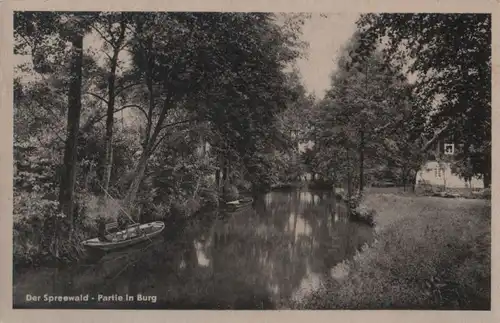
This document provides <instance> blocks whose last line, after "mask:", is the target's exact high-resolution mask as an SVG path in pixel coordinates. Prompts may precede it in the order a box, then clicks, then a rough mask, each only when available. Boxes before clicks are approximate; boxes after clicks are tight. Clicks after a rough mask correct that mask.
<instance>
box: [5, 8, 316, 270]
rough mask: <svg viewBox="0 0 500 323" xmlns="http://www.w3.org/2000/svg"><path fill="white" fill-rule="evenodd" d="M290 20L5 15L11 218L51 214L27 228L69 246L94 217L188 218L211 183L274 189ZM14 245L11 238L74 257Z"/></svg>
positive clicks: (291, 40) (297, 22) (289, 81)
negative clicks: (17, 60) (10, 32)
mask: <svg viewBox="0 0 500 323" xmlns="http://www.w3.org/2000/svg"><path fill="white" fill-rule="evenodd" d="M304 19H305V16H304V15H284V14H283V15H282V14H268V13H159V12H151V13H116V12H102V13H92V12H88V13H71V12H61V13H59V12H51V13H48V12H47V13H45V12H16V13H15V17H14V22H15V26H14V27H15V32H14V36H15V40H16V46H15V54H17V55H24V57H26V58H27V59H26V60H25V62H24V63H23V64H21V65H19V66H17V67H16V80H15V89H14V90H15V100H14V114H15V118H14V119H15V120H14V122H15V129H16V131H15V138H14V139H15V140H14V148H15V167H16V174H15V179H14V187H15V194H16V197H17V198H16V202H15V203H14V204H15V205H14V209H15V213H16V214H18V215H19V216H16V222H18V223H20V225H21V227H23V228H24V226H23V223H24V224H26V223H27V222H26V221H28V222H29V221H32V220H33V219H31V218H30V217H31V215H33V216H35V214H36V216H35V217H40V216H41V217H46V215H47V216H48V215H49V214H52V215H54V216H50V218H51V220H50V221H49V222H50V224H51V225H50V226H45V227H44V226H42V227H44V228H46V230H48V231H45V229H44V230H42V231H41V232H40V233H39V234H40V236H42V237H49V238H48V240H47V241H48V243H49V244H50V243H52V242H53V241H55V240H57V241H67V239H70V240H71V241H75V242H76V243H75V244H74V247H76V246H77V245H78V241H77V240H79V239H81V238H83V237H85V236H89V235H90V234H92V232H91V230H90V229H89V228H87V227H88V226H87V225H86V224H84V223H87V222H88V223H87V224H91V220H92V219H94V218H95V216H97V215H99V214H101V215H104V216H106V217H116V216H119V215H120V214H119V213H120V212H122V213H126V214H127V215H129V216H131V217H132V219H135V221H137V220H138V218H139V217H141V218H143V219H144V217H146V218H162V219H164V218H165V217H168V216H176V215H183V216H189V215H192V214H193V213H194V212H196V211H197V210H198V209H199V208H200V207H202V206H203V205H205V204H207V205H212V206H213V205H215V206H216V205H217V204H218V202H219V197H222V195H221V194H220V193H221V191H222V188H223V187H227V190H229V191H233V192H237V191H238V190H236V191H235V188H238V189H239V191H244V190H247V191H250V190H252V189H254V190H260V189H263V188H268V187H270V186H271V185H273V184H275V183H276V182H277V181H278V178H279V177H280V176H281V175H280V174H281V173H285V172H287V169H286V161H285V162H283V161H282V160H280V158H279V157H278V156H281V155H288V154H289V152H292V151H294V147H290V146H289V145H288V143H287V140H286V138H285V136H284V133H285V129H283V127H281V126H280V122H279V120H281V119H282V118H283V116H284V114H285V111H286V110H287V108H288V107H291V106H296V105H297V104H299V103H297V102H301V103H300V104H302V105H303V104H304V102H306V101H307V99H306V92H305V90H304V88H303V87H302V85H301V84H300V79H299V78H298V76H296V75H295V76H294V74H293V72H288V71H287V70H289V67H290V66H293V64H294V61H295V60H296V59H297V58H298V57H300V55H302V50H303V49H304V48H305V45H306V44H304V43H303V42H302V41H301V40H300V28H301V25H302V23H303V21H304ZM287 136H288V134H287ZM283 166H284V167H283ZM231 185H233V186H234V188H231ZM27 194H30V195H29V196H30V198H31V202H30V203H26V201H24V200H25V199H26V198H27V197H28V195H27ZM233 195H234V194H233ZM20 197H22V198H20ZM236 197H237V196H236ZM233 198H234V196H233ZM115 200H116V201H119V204H121V205H120V206H117V205H113V207H114V209H113V210H111V209H110V208H111V206H110V201H115ZM116 209H119V210H123V211H120V212H117V211H116ZM55 215H61V216H60V217H58V216H55ZM52 218H54V219H52ZM110 220H111V219H110ZM89 221H90V222H89ZM49 222H47V223H49ZM30 223H31V222H30ZM54 225H56V227H54ZM28 227H29V226H28ZM90 227H91V225H90ZM89 230H90V231H89ZM22 231H25V230H24V229H23V230H22ZM30 231H31V230H30ZM28 236H30V235H28ZM16 239H17V238H16ZM19 239H20V238H19ZM23 239H24V238H23ZM26 239H28V240H22V241H21V240H16V243H15V245H22V246H26V245H28V244H30V245H31V244H34V245H37V244H38V245H40V247H38V248H40V250H46V251H47V250H50V252H49V254H52V256H56V257H57V258H60V259H62V258H64V257H67V256H68V254H72V255H75V252H78V248H74V250H69V249H71V245H72V244H69V246H70V248H69V249H68V248H62V247H61V246H60V245H53V247H51V248H49V249H47V248H45V247H44V246H45V244H44V243H40V242H39V241H38V240H37V241H38V242H35V240H36V239H35V238H34V237H31V238H29V237H27V238H26ZM30 239H31V240H30ZM42 245H43V246H42ZM51 246H52V245H51ZM40 250H39V251H40ZM18 251H19V250H18ZM22 254H26V253H24V251H19V254H18V256H19V257H20V258H22V257H23V256H22ZM31 258H32V257H31ZM31 258H30V259H29V261H31V262H32V261H34V260H33V259H31ZM25 260H26V259H25Z"/></svg>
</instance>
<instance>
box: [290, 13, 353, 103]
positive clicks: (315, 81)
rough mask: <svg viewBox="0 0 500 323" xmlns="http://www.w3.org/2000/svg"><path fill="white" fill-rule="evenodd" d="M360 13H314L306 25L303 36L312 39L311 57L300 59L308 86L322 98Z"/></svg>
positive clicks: (300, 67) (310, 42)
mask: <svg viewBox="0 0 500 323" xmlns="http://www.w3.org/2000/svg"><path fill="white" fill-rule="evenodd" d="M358 17H359V14H354V13H339V14H334V13H333V14H328V15H327V17H326V18H324V17H322V16H320V15H319V14H313V15H312V17H311V19H309V20H308V21H306V23H305V24H304V27H303V37H302V39H303V40H305V41H307V42H309V49H308V50H307V56H308V57H307V58H303V59H300V60H299V61H298V62H297V67H298V68H299V70H300V72H301V74H302V77H303V82H304V85H305V86H306V89H307V90H308V91H309V92H311V93H314V94H315V95H316V96H317V97H318V98H322V97H323V95H324V94H325V91H326V89H327V88H328V87H329V86H330V74H331V73H332V72H333V70H334V69H335V67H336V60H337V56H338V54H339V50H340V49H341V48H342V47H343V46H344V44H345V43H346V42H347V40H348V39H349V38H350V37H351V36H352V34H353V33H354V31H355V29H356V25H355V23H356V20H357V19H358Z"/></svg>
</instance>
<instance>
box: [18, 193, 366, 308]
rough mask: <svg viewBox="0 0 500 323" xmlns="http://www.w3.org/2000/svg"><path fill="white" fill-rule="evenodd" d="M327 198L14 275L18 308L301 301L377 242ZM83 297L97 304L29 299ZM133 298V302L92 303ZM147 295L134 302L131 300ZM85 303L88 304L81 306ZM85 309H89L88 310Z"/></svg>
mask: <svg viewBox="0 0 500 323" xmlns="http://www.w3.org/2000/svg"><path fill="white" fill-rule="evenodd" d="M333 198H334V197H333V196H332V194H331V193H327V192H314V191H291V192H271V193H268V194H266V195H263V196H261V197H260V198H258V199H257V200H256V201H255V203H254V205H253V206H250V207H248V208H246V209H243V210H240V211H238V212H235V213H227V214H201V215H199V216H198V217H197V218H196V220H193V221H189V222H188V223H187V224H186V225H185V226H184V227H183V228H182V229H178V228H169V227H168V224H167V229H166V230H165V231H164V234H163V235H162V236H161V237H158V238H155V239H154V240H153V241H152V242H147V243H145V244H143V245H141V246H136V247H134V248H132V249H127V250H123V251H120V252H113V253H110V254H108V255H105V256H104V257H102V258H100V259H99V260H98V261H96V262H94V263H87V264H79V265H75V266H73V267H71V268H65V269H55V268H42V269H40V268H38V269H36V270H25V271H23V272H17V273H16V272H15V273H14V291H13V292H14V295H13V296H14V307H17V308H21V307H68V308H85V307H89V306H90V307H92V308H126V307H135V308H171V309H211V308H220V309H275V308H279V307H281V306H286V304H287V302H288V300H290V299H291V298H296V297H298V296H304V295H307V294H308V293H310V292H311V291H312V290H313V289H314V288H316V287H317V286H318V285H319V284H320V283H321V281H322V280H323V279H324V278H325V277H327V276H328V275H330V271H331V268H332V267H334V266H335V265H336V264H338V263H340V262H342V261H343V260H344V259H349V258H351V257H353V256H354V254H355V252H356V250H357V249H360V248H361V247H362V245H363V244H365V243H367V242H368V243H369V242H370V241H371V239H373V232H372V228H371V227H369V226H367V225H364V224H360V223H355V222H350V221H349V220H348V218H347V214H346V212H345V206H344V205H343V204H341V203H339V202H338V201H336V202H335V201H334V200H333ZM27 294H30V295H35V296H37V295H38V296H42V298H43V295H45V294H47V295H55V296H57V295H80V294H82V295H87V294H89V295H90V297H91V298H93V299H94V301H95V302H90V303H89V302H82V303H75V302H66V303H64V304H61V303H59V304H57V303H47V302H32V301H27V299H26V295H27ZM98 294H101V295H105V296H107V297H110V300H113V298H115V299H116V297H118V296H122V297H125V295H133V296H134V297H135V299H134V304H131V303H127V302H116V301H110V302H97V297H98ZM138 294H140V295H143V296H146V297H145V299H144V298H143V299H141V300H138V299H137V295H138ZM84 303H85V304H84ZM89 304H91V305H89Z"/></svg>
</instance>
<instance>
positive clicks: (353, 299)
mask: <svg viewBox="0 0 500 323" xmlns="http://www.w3.org/2000/svg"><path fill="white" fill-rule="evenodd" d="M363 204H365V205H366V206H367V207H368V208H373V209H375V210H376V211H377V215H376V218H375V222H376V230H377V241H376V242H375V243H374V244H373V245H372V246H371V247H370V248H367V249H366V250H364V251H363V252H361V253H360V254H358V255H357V256H356V257H355V259H354V260H353V261H350V262H348V263H344V264H343V265H341V266H338V267H337V268H335V269H334V272H337V273H342V274H341V275H335V277H336V278H332V279H331V280H330V281H328V282H327V283H325V284H324V286H322V288H320V289H319V290H317V291H316V292H314V293H313V294H312V295H310V296H309V297H308V298H307V299H304V300H301V301H299V302H298V303H297V304H294V305H293V307H297V308H316V309H317V308H324V309H335V308H342V309H395V308H401V309H482V310H486V309H489V308H490V242H491V229H490V224H491V206H490V205H491V204H490V202H489V201H488V200H475V199H443V198H435V197H418V196H399V195H395V194H368V195H367V197H366V198H365V200H364V201H363Z"/></svg>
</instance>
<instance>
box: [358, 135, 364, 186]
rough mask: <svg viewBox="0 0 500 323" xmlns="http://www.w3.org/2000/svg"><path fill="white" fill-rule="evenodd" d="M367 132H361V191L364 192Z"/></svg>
mask: <svg viewBox="0 0 500 323" xmlns="http://www.w3.org/2000/svg"><path fill="white" fill-rule="evenodd" d="M364 151H365V132H364V131H363V130H361V131H360V134H359V192H360V193H363V188H364V184H365V183H364V177H365V174H364V163H365V154H364Z"/></svg>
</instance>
